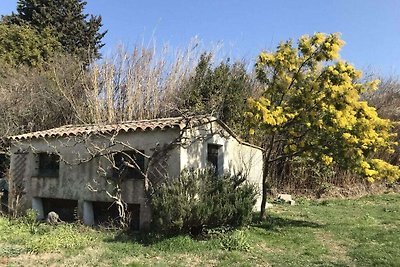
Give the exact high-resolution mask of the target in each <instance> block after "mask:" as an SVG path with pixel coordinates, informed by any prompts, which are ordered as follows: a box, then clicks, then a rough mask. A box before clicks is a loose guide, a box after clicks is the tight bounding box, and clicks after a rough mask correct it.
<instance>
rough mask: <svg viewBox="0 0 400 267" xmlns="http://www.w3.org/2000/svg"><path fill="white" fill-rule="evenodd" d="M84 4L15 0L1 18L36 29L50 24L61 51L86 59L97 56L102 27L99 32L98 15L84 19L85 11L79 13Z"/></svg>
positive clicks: (66, 0) (79, 1)
mask: <svg viewBox="0 0 400 267" xmlns="http://www.w3.org/2000/svg"><path fill="white" fill-rule="evenodd" d="M85 5H86V2H85V1H82V0H53V1H49V0H19V1H18V4H17V13H16V14H14V13H13V14H12V15H11V16H9V17H8V18H6V19H5V21H8V22H9V23H13V24H29V25H30V26H31V27H33V28H35V29H36V30H37V31H38V32H42V31H44V30H45V29H47V28H51V29H52V30H53V34H54V35H55V36H56V37H57V40H58V41H59V42H60V43H61V45H62V47H63V49H64V51H65V52H67V53H69V54H73V55H77V56H78V57H79V58H81V59H82V60H83V61H84V62H89V61H90V60H91V59H97V58H99V57H100V52H99V50H100V48H101V47H102V46H103V45H104V44H102V42H101V39H102V38H103V37H104V35H105V34H106V31H105V32H102V33H101V32H99V31H100V28H101V26H102V24H101V16H93V15H90V18H89V19H88V17H89V14H84V13H83V11H84V7H85Z"/></svg>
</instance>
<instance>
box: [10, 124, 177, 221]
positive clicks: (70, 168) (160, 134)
mask: <svg viewBox="0 0 400 267" xmlns="http://www.w3.org/2000/svg"><path fill="white" fill-rule="evenodd" d="M178 135H179V131H178V130H175V129H166V130H154V131H147V132H142V131H137V132H131V133H121V134H119V135H117V136H115V137H113V138H114V139H113V142H114V143H115V145H113V146H111V147H110V139H111V138H110V137H91V138H81V137H80V138H76V137H70V138H58V139H49V140H42V139H32V140H27V141H23V142H19V143H14V146H13V148H12V151H11V152H12V160H11V169H12V170H13V169H16V168H17V166H13V163H14V162H15V160H13V158H16V156H17V155H18V153H19V152H21V151H24V152H26V153H27V154H26V166H25V170H24V174H23V181H24V187H25V197H24V199H25V202H26V203H27V205H25V207H28V206H30V205H31V203H32V198H36V199H38V198H61V199H74V200H78V212H79V213H80V215H81V216H82V211H83V203H84V202H85V201H86V202H87V201H105V202H107V201H112V199H111V198H110V197H108V196H107V194H106V193H105V192H104V191H103V192H102V191H100V192H93V191H92V190H89V188H88V185H91V186H92V187H93V188H94V189H98V190H102V189H107V190H108V191H109V192H112V187H111V186H110V185H107V183H106V179H105V178H104V177H102V176H101V173H103V170H104V169H107V168H109V167H110V163H109V161H108V160H107V159H106V158H104V157H95V158H93V159H92V160H90V161H87V160H88V159H90V158H91V157H92V155H93V153H96V152H102V153H103V152H104V151H122V150H129V147H133V148H135V149H138V150H144V153H145V154H146V155H152V154H153V152H154V151H155V149H156V148H158V147H163V146H164V145H167V144H170V143H171V142H173V141H174V140H175V139H176V138H177V137H178ZM88 148H89V149H88ZM39 152H53V153H54V152H56V153H58V154H60V155H61V159H62V160H61V162H60V169H59V177H38V176H37V174H38V160H37V155H36V153H39ZM179 153H180V151H179V149H178V148H176V149H173V150H171V151H170V152H169V155H168V158H167V159H166V163H167V165H166V166H167V168H168V170H167V171H168V173H169V175H179V172H180V164H179ZM86 161H87V162H86ZM147 163H148V160H146V161H145V164H147ZM99 166H100V167H99ZM14 173H17V171H14ZM144 188H145V184H144V180H143V179H130V180H126V181H125V182H124V183H123V185H122V196H123V199H124V201H126V202H127V203H132V204H140V205H141V214H140V218H141V221H143V223H145V222H146V221H149V220H150V211H149V203H148V201H147V198H146V196H145V190H144Z"/></svg>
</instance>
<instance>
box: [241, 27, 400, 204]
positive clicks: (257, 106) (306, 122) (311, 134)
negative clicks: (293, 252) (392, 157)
mask: <svg viewBox="0 0 400 267" xmlns="http://www.w3.org/2000/svg"><path fill="white" fill-rule="evenodd" d="M343 44H344V42H343V41H342V40H341V39H340V38H339V35H338V34H331V35H325V34H322V33H316V34H315V35H314V36H311V37H309V36H303V37H301V38H300V39H299V41H298V45H297V47H294V46H293V44H292V41H287V42H284V43H281V44H280V45H279V46H278V48H277V50H276V52H273V53H267V52H262V53H261V54H260V56H259V58H258V61H257V64H256V70H257V76H258V79H259V80H260V81H261V82H262V83H263V84H264V85H265V89H264V92H263V95H262V96H261V97H260V98H258V99H254V98H249V99H248V106H249V111H248V112H246V115H247V117H248V119H249V122H250V123H251V124H252V126H253V130H252V133H255V131H257V133H258V134H259V135H261V136H263V137H264V140H263V143H264V147H265V148H266V151H267V152H266V157H265V166H266V169H267V172H268V165H269V164H270V163H271V162H274V161H276V160H279V159H283V158H288V157H292V156H295V155H301V156H305V157H310V158H313V159H317V160H319V161H320V162H322V163H324V164H326V165H331V164H334V163H336V164H338V165H340V166H344V167H346V168H349V169H353V170H355V171H356V172H358V173H360V174H362V175H364V176H365V177H366V178H367V179H368V181H371V182H372V181H374V180H376V179H386V180H387V181H389V182H393V181H395V180H397V179H398V178H399V176H400V170H399V168H398V167H397V166H393V165H390V164H388V163H386V162H385V161H383V160H381V159H378V158H374V157H373V153H374V152H377V151H382V150H389V151H390V150H391V149H392V146H393V145H394V144H395V142H393V140H392V139H393V137H394V134H392V133H391V127H392V124H391V122H390V121H389V120H386V119H381V118H379V116H378V114H377V112H376V110H375V108H373V107H370V106H368V104H367V102H365V101H361V100H360V94H361V93H363V92H366V91H371V90H374V89H376V87H377V84H378V81H371V82H365V83H362V82H359V79H360V78H361V72H360V71H358V70H356V69H355V68H354V67H353V66H351V65H350V64H348V63H346V62H344V61H342V60H339V59H338V58H339V51H340V47H341V46H342V45H343ZM265 183H266V177H264V184H265ZM264 189H265V186H264ZM263 195H264V199H265V194H263ZM264 203H265V202H264V201H263V204H264Z"/></svg>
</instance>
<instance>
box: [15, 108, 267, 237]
mask: <svg viewBox="0 0 400 267" xmlns="http://www.w3.org/2000/svg"><path fill="white" fill-rule="evenodd" d="M10 141H11V163H10V177H11V178H10V185H9V187H10V188H9V192H10V196H9V204H10V206H11V207H14V208H20V209H27V208H33V209H35V210H37V212H38V217H39V219H44V218H45V216H46V215H47V213H48V212H50V211H55V212H57V213H58V214H59V215H60V218H61V219H62V220H64V221H68V220H74V219H77V218H79V219H81V220H82V221H83V222H84V223H85V224H88V225H93V224H98V223H102V222H103V221H105V220H106V219H110V217H113V216H114V217H115V216H116V212H117V209H116V208H115V204H113V203H114V199H113V197H114V196H115V194H120V197H121V198H122V199H123V200H124V201H125V202H126V203H127V204H128V209H129V211H131V212H132V214H133V215H132V216H133V217H132V225H131V226H132V227H133V228H136V229H139V228H143V227H146V226H148V225H149V223H150V222H151V209H150V205H149V201H148V197H146V188H148V186H149V185H154V184H156V183H158V182H160V181H161V179H173V178H176V177H178V176H179V175H180V173H181V172H182V171H183V170H184V169H202V168H207V167H212V168H214V170H215V172H216V173H217V174H219V175H221V174H223V173H226V172H229V173H232V174H233V173H236V174H237V173H242V174H244V175H246V177H247V179H248V182H250V183H253V184H255V185H256V186H257V187H258V188H259V189H261V180H262V150H261V149H260V148H259V147H257V146H254V145H251V144H248V143H246V142H243V141H242V140H240V139H239V138H238V137H237V136H236V135H235V134H234V133H233V132H232V131H231V130H230V129H229V128H228V127H227V126H226V125H225V124H223V123H222V122H221V121H219V120H217V119H216V118H214V117H210V116H194V117H186V118H184V117H175V118H163V119H153V120H140V121H131V122H124V123H118V124H95V125H67V126H63V127H59V128H55V129H50V130H45V131H39V132H33V133H27V134H22V135H17V136H12V137H10ZM114 182H115V183H114ZM117 189H119V190H117ZM260 199H261V198H259V199H258V201H257V204H256V206H255V209H257V208H259V206H260Z"/></svg>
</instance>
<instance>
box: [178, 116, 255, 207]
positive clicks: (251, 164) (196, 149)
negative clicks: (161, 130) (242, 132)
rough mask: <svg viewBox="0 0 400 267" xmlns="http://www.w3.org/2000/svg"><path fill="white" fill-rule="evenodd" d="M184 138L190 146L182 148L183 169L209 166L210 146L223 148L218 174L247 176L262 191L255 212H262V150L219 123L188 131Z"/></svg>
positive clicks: (219, 159)
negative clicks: (249, 144)
mask: <svg viewBox="0 0 400 267" xmlns="http://www.w3.org/2000/svg"><path fill="white" fill-rule="evenodd" d="M183 136H184V137H185V138H186V145H184V146H182V147H181V170H183V169H185V168H188V169H190V168H194V169H197V168H206V167H208V162H207V145H208V144H217V145H220V146H221V147H220V153H219V157H218V161H219V163H221V164H220V168H219V170H218V173H219V174H222V173H227V172H229V173H230V174H239V173H242V174H245V175H246V176H247V179H248V182H249V183H252V184H254V185H255V186H256V187H257V189H258V191H259V194H258V198H257V203H256V205H255V207H254V209H255V210H259V209H260V206H261V185H262V169H263V162H262V151H261V150H260V149H258V148H255V147H252V146H248V145H245V144H241V143H240V142H239V141H238V140H237V139H235V138H234V137H232V136H231V135H230V134H229V133H228V132H227V131H226V130H225V129H223V128H222V127H221V126H220V125H219V124H218V123H217V122H213V123H210V124H205V125H202V126H200V127H196V128H192V129H187V130H186V131H185V133H184V135H183ZM184 143H185V142H184Z"/></svg>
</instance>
